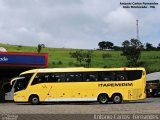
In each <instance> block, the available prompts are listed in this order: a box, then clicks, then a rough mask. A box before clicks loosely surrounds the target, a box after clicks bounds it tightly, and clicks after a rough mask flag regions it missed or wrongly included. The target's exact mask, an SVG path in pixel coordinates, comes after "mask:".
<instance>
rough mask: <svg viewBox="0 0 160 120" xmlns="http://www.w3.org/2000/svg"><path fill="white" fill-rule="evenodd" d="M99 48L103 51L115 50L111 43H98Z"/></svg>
mask: <svg viewBox="0 0 160 120" xmlns="http://www.w3.org/2000/svg"><path fill="white" fill-rule="evenodd" d="M98 46H99V48H100V49H101V50H105V49H113V46H114V44H113V43H112V42H109V41H102V42H99V43H98Z"/></svg>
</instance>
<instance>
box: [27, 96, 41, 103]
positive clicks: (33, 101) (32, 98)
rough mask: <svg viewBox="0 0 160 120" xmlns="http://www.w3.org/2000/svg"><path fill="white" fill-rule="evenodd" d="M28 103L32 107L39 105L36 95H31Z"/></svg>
mask: <svg viewBox="0 0 160 120" xmlns="http://www.w3.org/2000/svg"><path fill="white" fill-rule="evenodd" d="M29 102H30V103H31V104H32V105H38V104H39V103H40V102H39V97H38V95H31V96H30V98H29Z"/></svg>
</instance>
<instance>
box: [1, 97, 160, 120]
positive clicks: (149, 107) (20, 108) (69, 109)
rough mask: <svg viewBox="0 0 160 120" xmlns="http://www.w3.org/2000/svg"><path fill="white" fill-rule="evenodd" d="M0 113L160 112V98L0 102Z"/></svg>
mask: <svg viewBox="0 0 160 120" xmlns="http://www.w3.org/2000/svg"><path fill="white" fill-rule="evenodd" d="M0 114H1V115H2V116H6V115H21V114H23V115H24V116H25V115H30V114H31V115H32V114H34V115H36V114H38V116H39V115H42V116H44V115H45V114H47V115H48V114H50V115H60V116H62V115H73V117H75V115H81V116H80V118H82V117H83V116H84V114H85V115H86V114H89V115H92V116H93V115H95V114H160V98H147V99H145V100H141V101H130V102H124V103H122V104H113V103H108V104H99V103H98V102H90V103H86V102H81V103H64V102H63V103H43V104H41V105H30V104H28V103H27V104H24V103H0ZM11 117H12V116H11ZM27 117H28V116H27ZM27 117H25V118H27ZM159 117H160V116H159ZM0 118H1V117H0ZM55 118H56V117H55ZM76 118H77V116H76ZM78 118H79V117H78ZM158 119H159V118H158ZM54 120H55V119H54ZM57 120H58V119H57ZM76 120H78V119H76Z"/></svg>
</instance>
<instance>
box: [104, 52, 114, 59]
mask: <svg viewBox="0 0 160 120" xmlns="http://www.w3.org/2000/svg"><path fill="white" fill-rule="evenodd" d="M111 57H112V55H111V54H109V53H104V54H103V55H102V58H103V59H106V58H111Z"/></svg>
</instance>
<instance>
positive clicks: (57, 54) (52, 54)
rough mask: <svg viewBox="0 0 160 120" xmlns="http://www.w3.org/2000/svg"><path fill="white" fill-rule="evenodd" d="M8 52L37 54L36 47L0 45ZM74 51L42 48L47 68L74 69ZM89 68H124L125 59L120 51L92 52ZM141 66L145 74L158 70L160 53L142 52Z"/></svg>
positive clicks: (159, 68) (159, 67)
mask: <svg viewBox="0 0 160 120" xmlns="http://www.w3.org/2000/svg"><path fill="white" fill-rule="evenodd" d="M0 47H5V48H6V49H7V51H8V52H37V48H36V47H31V46H21V45H8V44H0ZM75 50H76V49H67V48H43V49H42V52H44V53H48V54H49V67H74V66H76V65H75V64H76V63H77V62H76V60H75V59H74V58H71V57H70V54H69V53H70V52H74V51H75ZM93 54H94V56H93V58H92V63H91V67H104V66H105V67H124V66H125V62H126V59H125V57H124V56H121V51H100V50H93ZM103 54H109V55H110V56H109V57H108V58H105V59H103V57H102V55H103ZM140 62H141V66H142V67H145V68H146V69H147V72H148V73H150V72H154V71H159V70H160V51H143V52H142V55H141V59H140Z"/></svg>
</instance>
